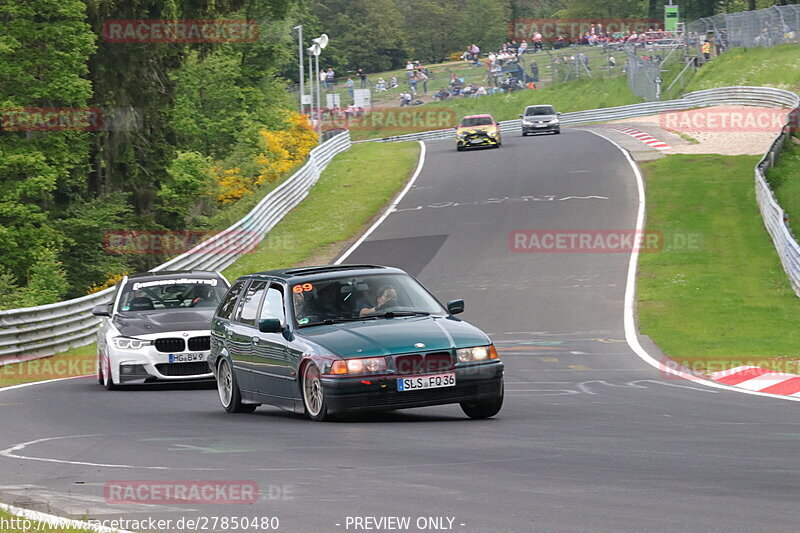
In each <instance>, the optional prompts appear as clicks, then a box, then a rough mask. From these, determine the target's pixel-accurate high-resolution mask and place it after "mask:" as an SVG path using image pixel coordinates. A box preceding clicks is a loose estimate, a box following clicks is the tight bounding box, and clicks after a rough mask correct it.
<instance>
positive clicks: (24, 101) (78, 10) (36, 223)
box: [0, 0, 95, 301]
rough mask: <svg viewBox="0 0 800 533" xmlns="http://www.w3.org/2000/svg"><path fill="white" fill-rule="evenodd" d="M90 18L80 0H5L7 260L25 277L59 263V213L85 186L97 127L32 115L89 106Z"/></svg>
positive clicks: (2, 172) (0, 88)
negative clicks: (48, 122) (71, 126)
mask: <svg viewBox="0 0 800 533" xmlns="http://www.w3.org/2000/svg"><path fill="white" fill-rule="evenodd" d="M85 20H86V6H85V4H84V3H83V2H81V1H80V0H30V1H23V0H6V1H4V2H3V3H0V21H1V23H0V27H2V33H1V34H0V109H2V110H3V115H4V116H5V118H6V124H5V126H4V129H6V130H7V131H4V132H3V135H2V136H0V192H2V194H0V235H2V239H0V267H2V269H3V271H4V272H6V275H9V274H10V275H13V276H14V278H15V281H16V282H17V283H19V284H24V283H25V282H27V281H28V280H29V279H32V274H31V273H32V272H33V270H34V269H37V270H36V271H37V272H38V273H39V274H38V275H37V276H38V277H42V276H44V272H43V271H42V268H44V267H43V266H42V265H40V264H39V261H40V259H41V258H42V257H45V258H52V261H50V263H48V264H49V265H51V266H52V265H55V264H56V263H58V260H57V259H55V257H56V256H58V255H59V254H61V253H62V251H63V246H64V244H65V242H66V235H65V233H64V231H63V228H61V227H59V224H58V219H59V217H60V216H61V214H62V213H63V212H64V210H65V209H66V208H67V207H68V206H69V204H70V203H71V202H72V201H74V200H75V199H76V198H78V197H80V195H81V194H82V193H83V192H84V187H83V185H84V177H85V172H86V168H87V163H88V146H89V144H88V143H89V135H90V134H89V133H87V132H85V131H72V130H58V131H55V130H53V127H52V126H41V124H40V126H38V127H32V125H31V123H30V122H29V120H30V119H33V118H35V117H37V116H38V117H42V116H43V115H42V111H41V110H42V109H43V108H59V109H61V110H62V116H66V117H70V116H71V117H77V116H78V113H79V112H78V111H77V110H78V109H81V108H85V107H86V105H87V101H88V99H89V97H90V95H91V84H90V82H89V81H88V80H87V79H85V75H86V72H87V68H86V60H87V57H88V56H89V54H90V53H91V52H92V51H93V50H94V41H95V36H94V35H93V34H92V32H91V29H90V28H89V26H88V25H87V23H86V21H85ZM14 113H17V114H16V115H15V114H14ZM15 116H16V117H18V118H17V119H12V118H10V117H15ZM78 128H80V126H78ZM59 268H60V267H59ZM36 300H37V301H38V299H36Z"/></svg>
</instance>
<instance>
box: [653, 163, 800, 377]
mask: <svg viewBox="0 0 800 533" xmlns="http://www.w3.org/2000/svg"><path fill="white" fill-rule="evenodd" d="M756 161H757V158H756V157H753V156H737V157H726V156H718V155H670V156H667V157H665V158H663V159H660V160H657V161H651V162H647V163H644V164H643V165H642V167H643V169H644V171H645V174H646V180H647V229H648V230H657V231H661V232H662V233H663V234H664V235H665V236H667V237H670V236H674V235H682V234H684V235H685V234H687V233H690V234H695V235H698V234H699V235H700V236H701V240H700V244H699V246H696V247H694V248H693V249H687V248H678V247H671V248H670V247H669V246H666V247H665V249H664V250H663V251H662V252H660V253H643V254H641V255H640V256H639V279H638V291H637V294H638V301H639V305H638V317H639V326H640V331H641V332H642V333H644V334H646V335H649V336H650V337H651V338H652V339H653V340H654V341H655V342H656V343H657V344H658V345H659V346H660V347H661V348H662V349H663V350H664V352H665V353H666V354H667V355H668V356H670V357H671V358H673V359H675V360H677V361H679V362H681V363H683V364H684V365H687V366H688V367H690V368H692V369H696V370H703V369H706V370H711V371H714V370H720V369H723V368H728V367H733V366H738V365H741V364H754V365H756V366H764V367H772V368H776V369H781V370H784V371H790V372H791V371H794V372H796V371H797V370H798V369H799V368H800V366H798V364H797V362H798V360H799V359H800V299H798V298H797V296H796V295H795V294H794V292H793V291H792V289H791V287H790V285H789V281H788V279H787V277H786V274H785V272H784V271H783V269H782V268H781V264H780V261H779V260H778V256H777V254H776V252H775V248H774V246H773V244H772V241H771V239H770V237H769V235H768V234H767V232H766V230H765V229H764V225H763V222H762V220H761V216H760V214H759V212H758V208H757V206H756V202H755V197H754V190H753V189H754V187H753V167H754V165H755V163H756ZM667 240H668V241H669V240H670V239H669V238H668V239H667ZM671 242H676V241H671Z"/></svg>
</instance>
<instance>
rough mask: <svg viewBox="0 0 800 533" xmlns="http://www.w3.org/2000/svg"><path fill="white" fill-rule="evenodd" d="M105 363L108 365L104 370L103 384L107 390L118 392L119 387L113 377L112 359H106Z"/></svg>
mask: <svg viewBox="0 0 800 533" xmlns="http://www.w3.org/2000/svg"><path fill="white" fill-rule="evenodd" d="M104 361H105V363H106V366H105V368H103V370H102V374H103V377H102V379H103V381H102V382H101V383H102V384H103V386H104V387H105V388H106V390H117V386H116V385H115V384H114V378H113V377H112V375H111V359H110V358H109V357H108V356H106V357H105V358H104Z"/></svg>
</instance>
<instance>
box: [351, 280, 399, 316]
mask: <svg viewBox="0 0 800 533" xmlns="http://www.w3.org/2000/svg"><path fill="white" fill-rule="evenodd" d="M375 294H376V298H375V301H376V302H377V303H376V304H375V307H364V308H363V309H361V311H359V313H358V315H359V316H365V315H368V314H370V313H374V312H376V311H381V310H383V309H387V308H389V307H396V306H397V291H396V290H395V288H394V287H392V286H391V285H384V286H382V287H381V288H379V289H378V292H377V293H375Z"/></svg>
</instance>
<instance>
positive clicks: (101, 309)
mask: <svg viewBox="0 0 800 533" xmlns="http://www.w3.org/2000/svg"><path fill="white" fill-rule="evenodd" d="M108 307H109V304H102V305H95V306H94V307H92V314H93V315H94V316H111V313H110V312H109V310H108Z"/></svg>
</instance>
